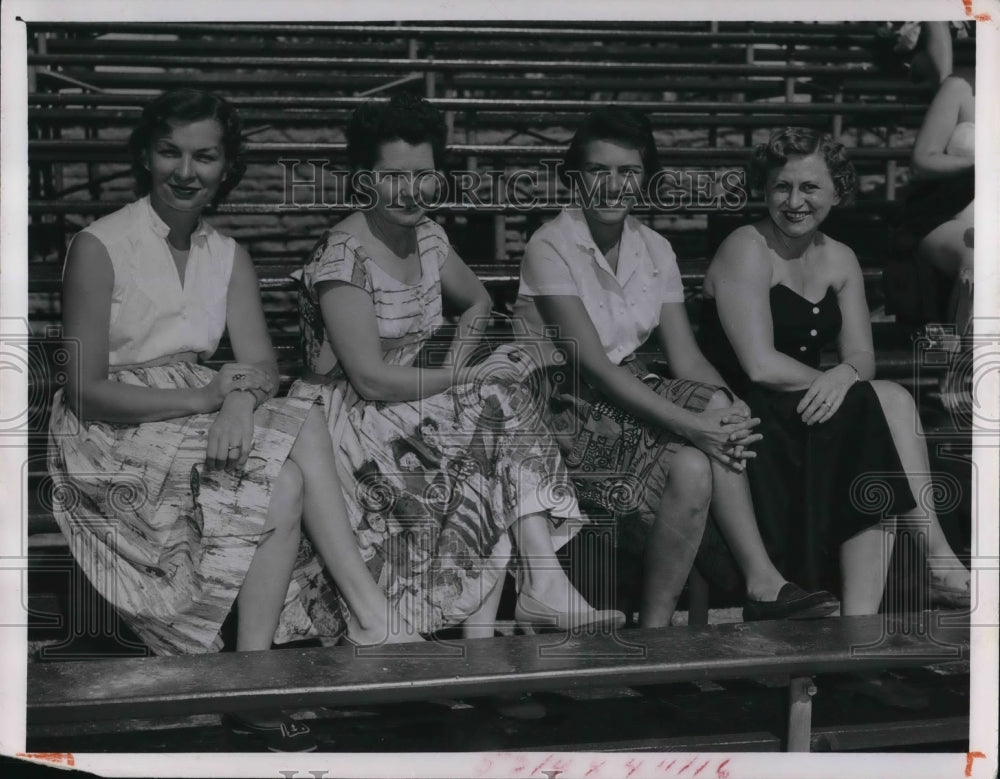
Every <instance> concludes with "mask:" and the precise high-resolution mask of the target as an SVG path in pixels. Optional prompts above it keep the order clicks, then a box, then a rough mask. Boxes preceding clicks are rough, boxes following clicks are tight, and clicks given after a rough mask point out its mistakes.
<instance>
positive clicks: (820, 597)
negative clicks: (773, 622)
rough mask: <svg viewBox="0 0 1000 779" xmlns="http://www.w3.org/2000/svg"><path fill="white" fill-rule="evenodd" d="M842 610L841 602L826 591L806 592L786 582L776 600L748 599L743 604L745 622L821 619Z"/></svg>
mask: <svg viewBox="0 0 1000 779" xmlns="http://www.w3.org/2000/svg"><path fill="white" fill-rule="evenodd" d="M839 608H840V601H838V600H837V598H836V596H834V595H833V594H831V593H829V592H827V591H826V590H817V591H816V592H806V591H805V590H803V589H802V588H801V587H799V585H797V584H793V583H792V582H785V584H784V586H782V588H781V589H780V590H779V591H778V597H777V598H775V599H774V600H767V601H765V600H751V599H750V598H747V599H746V602H745V603H744V604H743V621H744V622H762V621H764V620H770V619H819V618H821V617H828V616H830V615H831V614H833V612H835V611H836V610H837V609H839Z"/></svg>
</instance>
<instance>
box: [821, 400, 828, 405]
mask: <svg viewBox="0 0 1000 779" xmlns="http://www.w3.org/2000/svg"><path fill="white" fill-rule="evenodd" d="M820 405H821V406H829V405H830V404H829V403H827V402H826V401H825V400H824V401H823V402H822V403H821V404H820Z"/></svg>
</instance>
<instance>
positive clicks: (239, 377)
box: [233, 373, 247, 381]
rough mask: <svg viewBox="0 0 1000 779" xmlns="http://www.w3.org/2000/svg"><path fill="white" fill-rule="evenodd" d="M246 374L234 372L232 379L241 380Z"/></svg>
mask: <svg viewBox="0 0 1000 779" xmlns="http://www.w3.org/2000/svg"><path fill="white" fill-rule="evenodd" d="M246 377H247V375H246V374H245V373H234V374H233V381H243V380H244V379H246Z"/></svg>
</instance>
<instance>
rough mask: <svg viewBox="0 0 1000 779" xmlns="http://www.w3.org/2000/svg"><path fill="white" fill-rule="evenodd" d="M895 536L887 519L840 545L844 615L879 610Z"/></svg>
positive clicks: (873, 612) (872, 612)
mask: <svg viewBox="0 0 1000 779" xmlns="http://www.w3.org/2000/svg"><path fill="white" fill-rule="evenodd" d="M893 539H894V536H893V534H892V526H891V524H888V523H886V524H883V525H875V526H874V527H870V528H867V529H866V530H862V531H861V532H860V533H858V534H857V535H855V536H852V537H851V538H849V539H847V540H846V541H845V542H844V543H843V544H841V545H840V571H841V578H842V579H843V591H842V594H841V598H840V613H841V615H842V616H845V617H851V616H857V615H861V614H877V613H878V607H879V604H880V603H881V602H882V591H883V590H884V589H885V578H886V575H887V574H888V573H889V557H890V553H891V552H892V545H893Z"/></svg>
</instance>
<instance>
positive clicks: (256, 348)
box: [226, 246, 280, 400]
mask: <svg viewBox="0 0 1000 779" xmlns="http://www.w3.org/2000/svg"><path fill="white" fill-rule="evenodd" d="M226 329H227V330H228V331H229V341H230V343H231V344H232V345H233V354H234V356H235V357H236V360H237V362H239V363H242V364H246V365H253V366H255V367H257V368H259V369H260V370H261V371H263V372H264V373H265V374H267V376H268V377H269V378H270V380H271V381H270V388H269V390H268V391H267V392H265V391H264V390H257V391H256V392H258V393H259V395H258V398H257V399H258V400H262V399H264V398H267V397H274V395H275V394H276V393H277V391H278V384H279V380H280V379H279V375H278V359H277V357H275V354H274V347H273V346H272V345H271V337H270V335H268V332H267V322H266V320H265V319H264V308H263V306H262V305H261V302H260V285H259V284H258V282H257V272H256V271H255V270H254V267H253V262H252V261H251V259H250V255H249V254H247V252H246V250H245V249H244V248H243V247H242V246H237V247H236V254H235V256H234V257H233V271H232V274H231V275H230V277H229V292H228V294H227V297H226Z"/></svg>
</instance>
